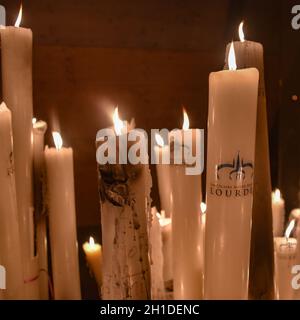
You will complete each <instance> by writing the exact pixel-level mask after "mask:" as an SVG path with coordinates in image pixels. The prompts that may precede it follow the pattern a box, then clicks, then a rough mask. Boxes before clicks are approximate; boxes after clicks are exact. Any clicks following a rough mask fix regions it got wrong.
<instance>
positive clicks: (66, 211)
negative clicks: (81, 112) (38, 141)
mask: <svg viewBox="0 0 300 320" xmlns="http://www.w3.org/2000/svg"><path fill="white" fill-rule="evenodd" d="M53 139H54V143H55V148H48V147H46V149H45V161H46V173H47V183H48V184H47V193H48V207H49V231H50V244H51V258H52V272H53V285H54V298H55V299H56V300H60V299H68V300H73V299H75V300H77V299H80V298H81V292H80V279H79V265H78V252H77V251H78V248H77V232H76V212H75V195H74V170H73V150H72V148H64V147H63V141H62V138H61V136H60V134H59V133H58V132H53Z"/></svg>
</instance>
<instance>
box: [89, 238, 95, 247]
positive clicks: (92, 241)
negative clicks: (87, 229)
mask: <svg viewBox="0 0 300 320" xmlns="http://www.w3.org/2000/svg"><path fill="white" fill-rule="evenodd" d="M89 245H90V246H91V247H94V246H95V240H94V238H93V237H90V239H89Z"/></svg>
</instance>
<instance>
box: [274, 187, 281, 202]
mask: <svg viewBox="0 0 300 320" xmlns="http://www.w3.org/2000/svg"><path fill="white" fill-rule="evenodd" d="M280 200H281V192H280V190H279V189H275V191H274V192H273V201H274V202H279V201H280Z"/></svg>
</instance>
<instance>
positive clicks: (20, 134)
mask: <svg viewBox="0 0 300 320" xmlns="http://www.w3.org/2000/svg"><path fill="white" fill-rule="evenodd" d="M21 13H22V11H20V14H19V16H18V19H17V22H16V26H15V27H4V28H1V29H0V35H1V54H2V89H3V100H4V101H5V103H6V104H7V105H8V106H9V108H10V110H11V112H12V124H13V138H14V161H15V172H16V174H15V175H16V192H17V205H18V215H19V227H20V235H21V246H22V259H23V263H24V281H25V282H26V298H28V299H30V298H32V299H37V298H39V286H38V281H37V280H36V281H32V280H30V279H34V278H36V277H37V275H36V274H35V271H36V269H37V265H38V261H37V258H35V257H34V235H33V234H32V230H33V226H32V223H33V219H32V216H31V215H32V148H31V133H32V32H31V30H30V29H25V28H20V27H18V25H19V24H20V22H21Z"/></svg>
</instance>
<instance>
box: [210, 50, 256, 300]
mask: <svg viewBox="0 0 300 320" xmlns="http://www.w3.org/2000/svg"><path fill="white" fill-rule="evenodd" d="M229 59H230V70H225V71H220V72H213V73H211V74H210V76H209V117H208V154H207V187H206V190H207V210H208V215H207V217H206V230H205V232H206V238H205V284H204V287H205V298H206V299H247V298H248V279H249V258H250V241H251V219H252V198H253V197H252V192H253V173H254V157H255V152H254V151H255V132H256V111H257V94H258V78H259V75H258V71H257V69H255V68H249V69H243V70H236V63H235V57H234V49H233V45H232V48H231V51H230V54H229Z"/></svg>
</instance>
